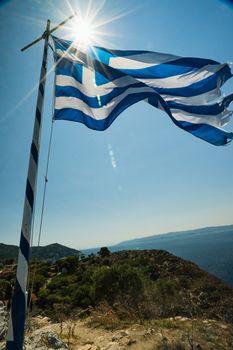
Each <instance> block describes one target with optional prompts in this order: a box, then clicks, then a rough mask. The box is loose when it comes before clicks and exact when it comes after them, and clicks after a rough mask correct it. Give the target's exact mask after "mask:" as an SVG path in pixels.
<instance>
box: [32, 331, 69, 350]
mask: <svg viewBox="0 0 233 350" xmlns="http://www.w3.org/2000/svg"><path fill="white" fill-rule="evenodd" d="M40 338H41V342H40V343H42V344H45V345H47V347H48V348H51V349H68V346H67V345H66V344H65V343H64V342H63V341H62V340H60V339H59V338H58V336H57V335H56V334H55V333H54V332H52V331H48V332H44V333H41V334H40ZM34 341H35V338H34Z"/></svg>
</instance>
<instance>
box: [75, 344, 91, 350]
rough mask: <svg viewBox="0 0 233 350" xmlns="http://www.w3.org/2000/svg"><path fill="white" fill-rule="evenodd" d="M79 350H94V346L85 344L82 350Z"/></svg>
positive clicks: (79, 349) (80, 349)
mask: <svg viewBox="0 0 233 350" xmlns="http://www.w3.org/2000/svg"><path fill="white" fill-rule="evenodd" d="M78 350H92V345H91V344H85V345H83V346H81V348H78Z"/></svg>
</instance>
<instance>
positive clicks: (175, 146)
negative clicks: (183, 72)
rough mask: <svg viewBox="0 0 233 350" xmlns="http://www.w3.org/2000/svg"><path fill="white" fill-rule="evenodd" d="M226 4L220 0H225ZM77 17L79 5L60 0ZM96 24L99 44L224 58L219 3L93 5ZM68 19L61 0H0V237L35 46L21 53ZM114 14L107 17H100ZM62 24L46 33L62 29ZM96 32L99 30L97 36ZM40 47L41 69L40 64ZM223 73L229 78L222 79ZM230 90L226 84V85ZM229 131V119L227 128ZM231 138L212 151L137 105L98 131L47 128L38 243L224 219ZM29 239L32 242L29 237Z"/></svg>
mask: <svg viewBox="0 0 233 350" xmlns="http://www.w3.org/2000/svg"><path fill="white" fill-rule="evenodd" d="M229 3H230V2H229ZM70 4H71V5H72V7H73V8H76V10H77V11H79V9H82V11H84V12H85V10H86V9H87V4H88V1H71V0H70ZM91 6H92V9H97V8H98V7H101V10H100V12H99V14H98V15H97V17H96V21H99V22H101V21H103V20H105V21H106V24H105V25H103V26H102V27H101V31H102V32H104V33H105V36H104V37H103V38H104V39H105V41H106V42H107V43H108V44H106V45H107V46H108V47H109V48H115V49H139V50H144V49H145V50H152V51H159V52H166V53H172V54H176V55H181V56H197V57H204V58H211V59H214V60H218V61H220V62H227V61H233V46H232V30H233V28H232V27H233V8H232V7H230V5H227V3H224V2H222V1H219V0H196V1H192V0H176V1H173V0H161V1H158V0H144V1H141V0H140V1H139V0H108V1H106V2H105V3H104V2H103V1H99V0H93V1H92V5H91ZM70 14H71V11H70V8H69V4H68V1H65V0H63V1H62V0H34V1H33V0H8V1H0V33H1V35H0V46H1V58H0V60H1V64H0V84H1V89H0V99H1V103H0V242H2V243H8V244H16V245H18V243H19V236H20V229H21V220H22V212H23V202H24V192H25V183H26V176H27V166H28V158H29V150H30V143H31V137H32V128H33V123H34V114H35V105H36V95H37V90H36V88H37V84H38V79H39V72H40V65H41V57H42V49H43V43H42V42H41V43H39V44H37V45H35V46H34V47H32V48H30V49H28V50H27V51H26V52H24V53H21V52H20V49H21V48H22V47H23V46H25V45H26V44H28V43H29V42H31V41H32V40H34V39H35V38H37V37H38V36H40V35H41V34H42V33H43V31H44V29H45V25H46V20H47V19H48V18H50V19H51V21H52V25H55V24H57V23H59V22H60V21H62V20H63V19H65V18H66V17H67V16H69V15H70ZM112 18H115V20H114V21H109V19H112ZM67 33H68V31H67V30H66V29H63V30H59V31H57V32H56V35H57V36H61V37H62V36H64V35H67ZM106 34H108V35H107V36H106ZM52 63H53V59H52V54H51V52H50V54H49V68H51V67H52ZM232 80H233V79H232ZM225 91H226V92H230V91H231V92H233V82H232V81H230V82H228V83H227V84H226V87H225ZM52 93H53V74H50V75H49V77H48V81H47V85H46V99H45V109H44V121H43V130H42V141H41V142H42V147H41V157H40V171H39V177H38V195H37V205H36V216H35V237H37V235H38V226H39V219H40V211H41V198H42V190H43V183H44V177H43V176H44V174H45V162H46V152H47V147H48V137H49V131H50V130H49V127H50V122H51V117H52ZM227 129H228V130H233V123H232V122H231V123H230V124H229V125H228V128H227ZM232 174H233V144H231V145H229V146H226V147H215V146H212V145H210V144H208V143H206V142H204V141H202V140H199V139H197V138H195V137H193V136H192V135H191V134H188V133H186V132H184V131H182V130H181V129H179V128H177V127H176V126H175V125H174V124H173V123H172V122H171V120H170V119H169V117H168V116H167V115H166V114H165V113H163V112H162V111H159V110H157V109H155V108H153V107H152V106H150V105H148V104H146V103H144V102H140V103H138V104H135V105H134V106H132V107H130V108H129V109H127V110H126V111H124V112H123V113H122V114H121V115H120V116H119V117H118V118H117V120H116V121H115V122H114V123H113V124H112V125H111V126H110V128H109V129H108V130H106V131H104V132H97V131H93V130H90V129H88V128H87V127H85V126H84V125H82V124H79V123H72V122H66V121H57V122H55V125H54V135H53V142H52V151H51V161H50V168H49V177H48V179H49V181H48V188H47V196H46V204H45V214H44V223H43V230H42V238H41V245H46V244H49V243H53V242H58V243H60V244H64V245H67V246H71V247H73V248H76V249H82V248H88V247H95V246H103V245H110V244H114V243H118V242H120V241H122V240H128V239H131V238H136V237H142V236H148V235H153V234H159V233H164V232H168V231H176V230H185V229H192V228H197V227H203V226H212V225H225V224H232V223H233V204H232V198H233V183H232ZM34 244H36V239H35V241H34Z"/></svg>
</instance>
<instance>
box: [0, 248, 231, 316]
mask: <svg viewBox="0 0 233 350" xmlns="http://www.w3.org/2000/svg"><path fill="white" fill-rule="evenodd" d="M31 274H33V266H32V267H31ZM10 280H12V282H11V283H13V280H14V271H13V270H12V274H11V273H10V271H9V267H7V269H6V271H5V270H4V269H3V270H2V271H1V285H2V288H1V290H0V292H1V293H0V300H1V299H2V300H3V299H4V298H5V297H4V285H6V286H8V288H9V285H8V284H9V282H10ZM4 281H7V283H6V282H4ZM4 283H5V284H4ZM33 293H34V295H35V296H36V300H37V301H36V307H37V308H38V310H39V312H40V313H41V312H43V313H44V314H46V315H47V316H51V315H53V316H54V315H55V314H56V313H55V314H54V310H57V311H58V310H60V311H59V312H58V313H60V312H62V313H64V314H69V315H70V313H72V312H74V310H76V309H79V308H84V309H85V308H88V307H99V306H100V305H102V304H107V305H108V306H109V307H111V308H112V309H113V310H114V312H115V313H116V315H117V317H119V318H121V317H123V318H127V317H129V318H132V317H133V318H134V317H135V318H138V317H139V318H143V319H151V318H160V317H173V316H176V315H182V316H185V317H191V316H192V317H193V316H197V317H201V318H203V317H204V318H210V319H221V320H225V321H226V322H233V293H232V288H230V287H228V286H227V285H225V284H224V283H222V282H221V281H220V280H218V279H217V278H215V277H213V276H211V275H209V274H208V273H206V272H204V271H202V270H201V269H200V268H199V267H198V266H197V265H195V264H193V263H191V262H188V261H185V260H183V259H181V258H178V257H176V256H174V255H172V254H169V253H168V252H166V251H159V250H145V251H123V252H116V253H111V254H110V253H109V252H108V250H106V252H105V251H103V252H102V253H101V255H96V256H95V255H93V256H89V257H87V258H82V259H81V260H79V259H78V258H77V257H68V258H64V259H62V260H59V261H57V262H56V263H53V264H52V263H48V262H47V263H38V264H37V268H36V277H35V281H34V290H33ZM8 294H9V290H8Z"/></svg>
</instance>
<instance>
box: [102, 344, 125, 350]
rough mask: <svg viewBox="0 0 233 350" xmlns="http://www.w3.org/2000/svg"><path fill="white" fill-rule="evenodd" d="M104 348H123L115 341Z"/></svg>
mask: <svg viewBox="0 0 233 350" xmlns="http://www.w3.org/2000/svg"><path fill="white" fill-rule="evenodd" d="M102 350H121V347H120V345H119V344H117V343H115V342H110V343H108V344H107V345H106V346H105V347H104V348H103V349H102Z"/></svg>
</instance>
